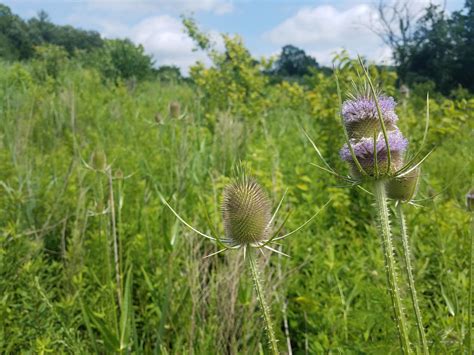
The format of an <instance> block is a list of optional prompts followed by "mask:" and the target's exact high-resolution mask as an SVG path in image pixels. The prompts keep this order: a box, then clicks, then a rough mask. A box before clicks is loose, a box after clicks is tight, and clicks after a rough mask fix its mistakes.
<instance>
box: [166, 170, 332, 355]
mask: <svg viewBox="0 0 474 355" xmlns="http://www.w3.org/2000/svg"><path fill="white" fill-rule="evenodd" d="M236 171H237V174H236V178H234V181H233V182H232V183H230V184H229V185H227V186H226V187H225V189H224V193H223V201H222V206H221V209H222V217H223V222H224V223H223V224H224V237H219V233H218V232H217V231H216V230H215V229H214V228H213V227H212V226H210V229H211V232H212V233H213V235H207V234H205V233H203V232H201V231H199V230H198V229H196V228H194V227H193V226H191V225H190V224H189V223H188V222H186V221H185V220H184V219H183V218H182V217H181V216H180V215H179V214H178V213H177V212H176V211H175V210H174V209H173V207H171V205H170V204H169V203H168V202H167V201H166V199H165V198H164V197H163V195H162V194H161V193H159V197H160V199H161V201H162V203H163V204H164V205H165V206H166V207H167V208H168V209H169V210H170V211H171V212H172V213H173V214H174V215H175V216H176V218H177V219H178V220H179V221H180V222H181V223H183V224H184V225H185V226H186V227H188V228H189V229H191V230H192V231H193V232H195V233H197V234H199V235H200V236H202V237H204V238H206V239H208V240H210V241H211V242H213V243H215V244H216V245H217V246H218V247H219V248H220V249H219V250H218V251H216V252H214V253H212V254H209V255H207V256H205V258H208V257H212V256H215V255H218V254H221V253H223V252H225V251H228V250H242V252H243V256H244V259H245V260H246V261H248V267H249V269H250V275H251V277H252V279H253V282H254V286H255V292H256V296H257V300H258V303H259V306H260V311H261V313H262V318H263V321H264V324H265V329H266V333H267V337H268V341H269V350H270V351H271V353H272V354H279V350H278V342H277V338H276V335H275V328H274V325H273V321H272V315H271V312H270V307H269V304H268V301H267V299H266V296H265V290H264V287H263V283H262V278H261V271H260V270H259V267H258V264H257V258H256V254H257V253H262V254H263V250H264V249H265V250H267V251H269V252H273V253H277V254H279V255H282V256H287V257H288V255H287V254H285V253H283V252H282V251H281V250H278V249H276V248H277V247H278V246H279V245H280V243H279V242H280V241H282V240H284V239H286V238H288V237H290V236H291V235H293V234H295V233H296V232H298V231H300V230H301V229H302V228H303V227H305V226H306V225H307V224H309V223H310V222H311V221H312V220H313V219H314V218H315V217H316V216H317V215H318V214H319V213H320V212H321V211H322V210H323V209H324V207H326V206H327V204H328V203H329V202H330V201H328V202H326V204H325V205H324V206H322V207H321V208H320V209H319V210H318V211H317V212H316V213H315V214H313V216H312V217H310V218H309V219H308V220H306V221H305V222H304V223H303V224H301V225H300V226H299V227H297V228H296V229H294V230H292V231H291V232H288V233H285V234H283V235H281V232H282V230H283V228H284V225H285V224H286V222H287V221H288V217H289V215H290V214H289V213H288V214H287V215H286V217H285V218H284V219H283V221H282V223H281V224H280V225H279V226H278V227H277V228H276V229H274V226H275V222H276V217H277V214H278V211H279V210H280V208H281V206H282V204H283V201H284V198H285V195H286V192H285V193H284V194H283V196H282V198H281V200H280V202H279V203H278V205H277V207H276V209H275V211H274V212H273V214H272V213H271V202H270V199H269V197H268V195H267V193H266V192H265V191H264V190H263V188H262V187H261V186H260V184H259V183H258V182H257V181H256V180H255V179H254V178H253V177H251V176H249V175H247V174H246V172H245V170H244V169H243V168H242V167H241V166H239V167H237V169H236ZM210 225H211V224H210Z"/></svg>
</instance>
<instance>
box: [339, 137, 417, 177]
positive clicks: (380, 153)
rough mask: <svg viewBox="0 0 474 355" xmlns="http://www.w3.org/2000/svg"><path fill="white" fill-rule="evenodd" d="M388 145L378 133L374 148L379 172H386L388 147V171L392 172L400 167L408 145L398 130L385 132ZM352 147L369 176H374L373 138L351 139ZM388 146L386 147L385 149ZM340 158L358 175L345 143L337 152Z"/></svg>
mask: <svg viewBox="0 0 474 355" xmlns="http://www.w3.org/2000/svg"><path fill="white" fill-rule="evenodd" d="M387 139H388V147H387V144H386V142H385V138H384V136H383V134H382V133H379V135H378V137H377V139H376V143H375V145H376V146H375V148H376V149H375V150H376V152H377V166H378V172H379V173H380V174H385V173H386V172H387V164H388V159H387V156H388V155H387V152H388V149H390V172H391V173H393V172H395V171H397V170H398V169H400V168H401V167H402V164H403V153H404V152H405V149H406V147H407V145H408V141H407V140H406V139H405V137H403V134H402V133H401V132H400V131H399V130H393V131H389V132H387ZM351 145H352V149H353V150H354V154H355V156H356V158H357V160H358V161H359V163H360V165H361V166H362V168H364V170H365V172H366V173H367V174H368V175H369V176H374V175H375V173H376V171H375V155H374V139H373V138H361V139H360V140H358V141H357V140H353V139H352V140H351ZM387 148H388V149H387ZM339 153H340V156H341V158H342V160H345V161H347V162H349V163H350V164H351V166H352V170H353V175H355V176H357V177H360V174H359V171H358V169H357V165H356V164H355V162H354V161H353V160H352V155H351V151H350V149H349V147H348V146H347V144H345V145H344V146H343V147H342V149H341V151H340V152H339Z"/></svg>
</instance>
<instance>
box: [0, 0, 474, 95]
mask: <svg viewBox="0 0 474 355" xmlns="http://www.w3.org/2000/svg"><path fill="white" fill-rule="evenodd" d="M409 8H410V2H409V1H401V0H398V1H395V2H391V3H390V6H388V5H386V4H384V2H383V1H381V2H380V4H379V7H378V10H379V15H380V16H379V21H380V23H379V24H380V25H381V26H379V27H378V30H377V34H378V35H379V36H380V37H381V38H382V39H383V40H384V41H385V43H387V44H388V45H389V46H390V47H391V49H392V52H393V59H394V64H395V65H394V67H393V68H389V69H390V70H392V69H393V70H396V71H397V74H398V78H399V81H400V84H405V85H408V86H412V85H415V84H417V83H423V82H430V83H431V84H432V85H433V86H434V87H435V88H436V90H438V91H440V92H442V93H445V94H449V93H450V92H451V91H452V90H456V89H458V88H460V87H462V88H464V89H467V90H469V91H471V92H473V91H474V70H472V68H473V67H474V0H466V2H465V5H464V7H463V9H461V10H460V11H456V12H453V13H451V14H449V13H447V12H446V11H444V9H442V8H441V7H440V6H436V5H430V6H428V7H427V8H426V9H425V10H424V12H423V14H422V16H418V17H417V18H413V17H412V16H411V15H410V12H409ZM58 56H59V57H61V56H62V57H69V58H71V57H74V58H78V59H80V60H81V61H82V62H83V63H84V64H85V65H88V66H92V67H96V68H97V69H98V70H99V71H100V72H101V73H103V74H104V77H106V78H112V79H114V78H115V79H117V78H123V79H130V78H135V79H138V80H140V79H144V78H148V77H150V76H155V77H156V76H158V77H160V78H162V79H164V80H182V76H181V73H180V71H179V69H178V68H177V67H173V66H161V67H158V68H156V65H155V64H156V63H155V62H154V60H153V58H152V57H151V56H150V55H147V54H146V53H145V51H144V48H143V47H142V46H141V45H135V44H133V43H132V42H131V41H130V40H129V39H114V40H110V39H104V38H102V37H101V35H100V34H99V33H98V32H96V31H88V30H82V29H78V28H74V27H72V26H60V25H56V24H53V23H52V22H51V21H50V19H49V17H48V15H47V14H46V13H45V12H44V11H40V12H39V13H38V15H37V16H36V17H33V18H31V19H28V20H23V19H22V18H20V17H19V16H18V15H15V14H14V13H12V11H11V10H10V8H9V7H7V6H5V5H1V4H0V58H3V59H4V60H9V61H16V60H29V59H32V58H37V57H42V58H46V59H48V58H49V57H54V58H57V57H58ZM314 71H321V72H323V73H325V74H331V68H327V67H324V66H321V65H319V64H318V62H317V61H316V59H315V58H313V57H311V56H310V55H308V54H306V53H305V51H304V50H302V49H300V48H297V47H295V46H293V45H290V44H289V45H286V46H284V47H283V48H282V50H281V53H280V55H279V56H278V58H277V59H276V61H275V62H274V63H273V65H272V67H271V68H270V69H269V70H267V71H266V74H267V75H269V76H270V77H272V82H278V81H281V80H300V79H301V78H304V77H305V76H307V75H311V74H312V73H313V72H314Z"/></svg>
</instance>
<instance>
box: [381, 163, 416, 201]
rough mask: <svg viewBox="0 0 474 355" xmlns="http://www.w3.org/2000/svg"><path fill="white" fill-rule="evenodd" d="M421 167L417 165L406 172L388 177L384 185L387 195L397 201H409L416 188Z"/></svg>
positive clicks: (413, 195)
mask: <svg viewBox="0 0 474 355" xmlns="http://www.w3.org/2000/svg"><path fill="white" fill-rule="evenodd" d="M420 176H421V169H420V168H419V167H418V168H416V169H414V170H412V171H410V172H409V173H408V174H406V175H403V176H398V177H394V178H392V179H390V180H389V181H388V182H387V185H386V186H385V188H386V191H387V197H388V198H391V199H393V200H397V201H403V202H409V201H411V200H412V199H413V198H414V197H415V195H416V193H417V190H418V182H419V180H420Z"/></svg>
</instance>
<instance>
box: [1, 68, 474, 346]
mask: <svg viewBox="0 0 474 355" xmlns="http://www.w3.org/2000/svg"><path fill="white" fill-rule="evenodd" d="M1 69H2V70H1V72H0V100H1V101H0V122H1V125H0V157H1V159H0V164H1V166H0V191H1V192H0V228H1V229H0V230H1V232H0V352H1V353H19V352H26V351H32V352H53V353H61V352H63V353H112V352H120V351H121V352H126V353H128V352H134V353H142V352H144V353H157V354H161V353H163V354H167V353H173V354H183V353H196V354H211V353H216V352H218V353H248V354H255V353H257V352H258V351H260V349H264V351H267V350H266V349H267V338H266V335H265V332H264V326H263V321H262V319H261V317H260V313H259V312H258V304H257V300H256V299H255V294H254V290H253V285H252V282H251V280H250V277H249V276H250V275H249V274H248V273H247V271H246V268H245V264H244V261H243V258H242V255H241V253H239V252H227V253H225V254H224V255H219V256H216V257H213V258H208V259H203V257H204V256H206V255H208V254H210V253H212V252H215V251H217V248H218V246H214V245H213V244H212V243H209V242H208V241H204V240H202V238H201V237H199V236H198V235H195V234H193V233H192V232H191V231H189V230H188V229H186V227H184V226H183V225H181V224H180V223H179V221H177V220H176V218H175V217H174V216H173V214H172V213H171V212H170V211H169V210H168V209H167V208H166V207H165V206H164V205H163V204H162V203H161V202H160V199H159V196H158V193H157V192H158V191H160V192H161V193H163V195H164V196H165V197H166V198H167V199H168V201H170V204H172V205H173V207H174V208H175V209H176V210H177V211H179V213H180V214H181V215H182V216H183V217H185V218H186V220H187V221H189V222H190V223H191V224H192V225H195V226H199V227H200V229H201V230H203V231H204V232H207V233H210V232H211V229H216V230H218V231H219V232H220V233H222V230H223V228H222V223H221V216H220V198H221V194H222V190H223V187H224V186H225V184H226V183H228V182H229V179H230V176H231V171H232V166H233V165H234V163H235V162H237V161H238V160H242V161H244V162H245V163H246V164H247V165H248V167H249V169H250V171H251V172H252V174H253V175H254V176H256V178H258V180H259V181H260V182H261V183H262V185H263V186H264V187H265V188H266V189H267V191H268V192H269V193H270V195H271V197H272V200H273V203H274V207H276V205H277V203H278V201H279V199H280V198H281V196H282V194H283V193H284V191H285V190H286V189H288V197H287V199H286V201H285V202H284V205H283V206H282V213H280V216H281V219H283V218H284V216H285V214H286V213H285V212H287V211H289V210H291V211H292V213H291V216H290V218H289V220H288V224H287V226H286V228H288V230H291V229H292V228H294V227H297V226H299V225H300V224H301V223H303V222H304V221H305V220H307V219H308V218H310V217H311V216H312V215H313V214H314V213H315V212H316V211H317V210H318V208H320V207H321V206H322V205H323V204H324V203H326V202H327V201H328V200H329V199H332V201H333V202H332V203H331V204H330V205H329V206H328V207H327V208H326V209H325V211H324V212H323V213H322V214H320V215H319V216H318V217H317V218H316V219H315V221H314V222H313V223H311V224H310V225H309V226H308V227H306V228H305V229H303V230H302V231H301V232H299V233H298V234H296V235H295V236H292V237H291V238H289V239H288V240H286V241H285V242H284V243H283V244H284V245H283V250H284V251H285V252H286V253H288V254H290V255H291V258H283V257H281V256H277V255H272V256H271V257H270V258H269V255H268V254H266V255H265V257H262V258H261V260H259V264H261V265H263V266H264V267H265V268H266V271H265V273H263V274H262V275H265V279H264V280H263V283H264V287H265V288H266V295H267V301H269V303H270V308H271V310H272V316H273V321H274V324H275V332H276V336H277V338H278V340H279V347H280V350H281V351H285V349H286V348H287V340H288V339H287V338H289V339H290V342H291V347H292V350H293V353H296V354H298V353H300V354H303V353H305V352H308V353H323V352H332V353H372V354H378V353H398V351H399V342H398V336H397V331H396V328H395V325H394V322H393V320H392V312H391V301H390V298H389V295H388V293H387V292H386V278H385V275H384V269H383V265H384V262H383V255H382V253H381V248H380V239H379V238H378V236H377V231H376V226H375V224H374V223H373V220H374V208H373V205H372V200H373V198H372V197H371V196H368V195H366V194H365V193H364V192H363V191H360V190H356V189H351V188H348V187H342V186H341V185H342V183H341V182H339V181H337V180H335V179H334V178H333V177H330V176H329V175H327V174H326V173H324V172H323V171H321V170H318V169H316V168H315V167H314V166H312V165H310V163H311V162H317V156H316V154H315V153H314V150H313V149H312V147H311V145H310V143H309V142H308V140H307V139H306V137H305V136H304V133H303V130H302V128H304V129H305V130H306V131H307V132H308V134H309V135H310V136H311V138H312V139H314V140H315V141H316V142H317V144H318V146H319V147H320V148H321V150H322V153H323V154H324V156H325V157H326V158H327V159H328V161H330V162H331V164H332V165H335V166H337V167H338V169H339V170H344V169H347V167H345V166H344V164H343V163H342V162H340V161H339V157H338V151H339V148H340V147H341V146H342V144H343V142H344V137H343V135H342V131H341V127H340V126H339V125H340V123H339V121H338V119H337V118H336V113H337V109H338V107H337V106H338V104H337V101H338V100H337V92H336V87H335V83H334V81H333V80H332V79H330V78H324V77H322V76H315V78H314V81H313V82H311V84H310V85H309V86H308V87H306V88H304V90H303V89H301V88H300V87H298V89H301V91H297V94H295V90H296V89H295V87H293V88H292V87H291V86H284V85H283V86H282V85H280V86H272V87H270V86H268V87H266V89H265V92H264V98H265V100H267V102H268V105H262V108H261V109H259V110H260V111H258V112H259V114H258V115H257V114H255V113H253V111H252V110H250V112H251V113H248V112H249V111H245V113H244V114H240V113H239V111H236V110H233V109H232V107H231V108H229V110H220V111H217V110H211V109H209V107H208V105H207V101H206V98H205V95H203V94H202V91H201V88H200V87H194V86H191V85H185V84H181V85H177V84H172V83H168V84H164V83H160V82H158V81H157V82H143V83H139V84H138V85H137V86H136V87H135V88H131V87H128V86H127V85H125V84H123V85H118V86H115V85H112V84H106V83H104V82H103V80H102V79H101V78H100V77H99V76H98V74H97V73H95V72H93V71H89V70H86V69H81V68H79V67H77V66H74V65H72V64H71V65H69V66H68V67H66V68H64V69H63V70H62V72H61V73H60V75H59V77H58V78H56V79H52V78H50V77H48V79H47V80H39V78H38V77H37V76H36V75H35V73H34V70H33V69H32V68H31V67H30V66H29V65H27V64H16V65H7V64H1ZM341 75H342V76H344V73H342V74H341ZM343 79H344V78H343ZM385 85H386V86H385V87H386V89H387V91H388V92H389V93H391V94H395V95H396V91H395V89H394V87H393V86H392V84H391V82H390V81H389V80H387V81H386V82H385ZM293 94H295V95H293ZM425 94H426V93H422V94H419V95H418V94H416V92H415V93H414V94H413V95H412V97H411V98H410V99H409V100H408V101H407V102H406V104H405V105H400V107H399V115H400V118H401V119H400V126H401V129H402V130H403V131H404V133H405V135H406V136H407V137H409V138H410V139H411V146H410V147H411V149H412V150H413V151H416V150H417V149H416V144H417V143H418V142H421V140H422V137H423V131H424V123H423V117H424V102H425V96H424V95H425ZM432 96H433V98H432V99H431V131H430V135H429V137H428V145H429V146H433V145H436V147H437V148H436V151H435V153H434V154H433V155H432V156H431V157H430V158H429V159H428V161H427V162H426V163H425V164H424V166H423V169H422V172H423V178H422V183H421V190H420V193H419V194H418V198H420V199H421V198H431V197H433V196H435V195H437V197H436V198H435V199H428V200H426V201H423V202H421V204H422V205H423V207H420V208H415V207H411V206H408V207H407V208H405V215H406V220H407V224H408V226H409V228H410V240H411V242H412V254H413V255H414V260H413V267H414V277H415V282H416V286H417V291H418V297H419V301H420V308H421V312H422V314H423V321H424V325H425V328H426V332H427V339H428V343H429V347H430V349H431V352H432V353H453V354H459V353H462V352H463V351H466V348H465V346H466V344H467V342H466V339H465V333H466V332H467V327H468V325H467V307H468V277H469V275H468V262H469V255H470V254H469V253H470V239H469V214H468V212H466V211H465V210H464V206H463V204H464V202H463V201H464V196H465V193H466V192H467V191H468V190H469V188H470V187H471V186H470V185H471V184H472V183H473V181H472V176H473V172H474V171H473V170H474V169H473V166H474V165H473V164H472V157H471V156H472V133H471V132H472V129H473V126H472V122H473V118H474V117H473V113H472V112H473V108H474V99H472V98H471V99H470V100H466V99H456V100H450V99H447V98H444V97H440V96H436V95H432ZM215 100H216V101H219V100H220V102H226V98H225V97H222V98H215ZM171 101H178V102H179V103H180V104H181V112H182V115H181V118H180V119H175V118H171V117H168V105H169V103H170V102H171ZM157 113H160V114H161V116H162V117H163V118H164V121H163V122H162V123H161V124H157V123H156V122H155V117H156V114H157ZM94 152H96V153H97V152H104V153H105V155H106V159H107V163H108V164H110V170H109V171H108V172H107V173H104V172H100V171H94V170H91V169H89V168H88V165H90V164H92V162H91V156H92V154H93V153H94ZM346 171H347V170H346ZM108 174H110V176H108ZM109 178H111V179H109ZM111 193H113V197H114V198H113V203H112V201H111V198H110V197H111ZM438 194H439V195H438ZM112 211H113V218H112ZM207 216H209V220H208V218H207ZM393 220H395V219H393ZM279 222H281V220H280V221H279ZM393 235H394V239H395V244H396V249H398V250H399V251H400V250H401V240H400V238H399V235H400V233H399V230H398V228H397V226H396V225H395V226H394V230H393ZM115 245H116V246H117V247H116V250H117V253H114V246H115ZM398 255H400V254H399V253H398ZM117 270H118V271H119V273H118V274H119V277H117V273H116V271H117ZM400 274H401V273H400ZM400 276H403V275H400ZM117 280H120V281H119V283H117ZM400 281H401V282H400V283H401V284H402V285H406V280H404V279H403V278H402V279H401V280H400ZM401 292H402V294H403V295H404V296H405V298H406V299H407V300H408V298H409V294H408V288H407V287H406V286H405V288H402V290H401ZM119 302H120V303H119ZM405 308H406V309H407V310H408V309H409V304H408V303H407V304H406V305H405ZM410 319H411V322H410V337H411V339H416V337H417V330H416V326H415V323H414V318H413V314H410ZM285 324H287V325H288V327H287V331H286V332H285Z"/></svg>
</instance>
